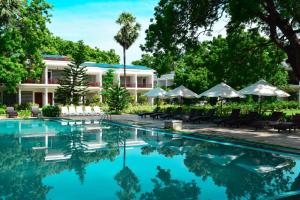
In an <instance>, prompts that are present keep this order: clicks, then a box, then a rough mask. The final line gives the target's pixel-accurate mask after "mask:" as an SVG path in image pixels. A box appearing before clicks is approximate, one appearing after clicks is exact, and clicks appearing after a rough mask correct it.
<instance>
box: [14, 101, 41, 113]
mask: <svg viewBox="0 0 300 200" xmlns="http://www.w3.org/2000/svg"><path fill="white" fill-rule="evenodd" d="M32 106H38V105H37V104H35V103H29V102H28V103H21V104H20V105H19V104H16V105H15V106H14V108H15V109H16V110H19V111H21V110H31V108H32Z"/></svg>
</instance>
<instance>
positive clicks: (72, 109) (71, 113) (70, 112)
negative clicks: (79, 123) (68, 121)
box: [69, 106, 77, 115]
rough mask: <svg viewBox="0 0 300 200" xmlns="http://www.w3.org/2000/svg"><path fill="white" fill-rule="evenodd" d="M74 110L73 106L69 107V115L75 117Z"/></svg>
mask: <svg viewBox="0 0 300 200" xmlns="http://www.w3.org/2000/svg"><path fill="white" fill-rule="evenodd" d="M76 114H77V113H76V109H75V106H70V107H69V115H76Z"/></svg>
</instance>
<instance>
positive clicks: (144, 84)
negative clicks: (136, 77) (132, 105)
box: [137, 83, 152, 88]
mask: <svg viewBox="0 0 300 200" xmlns="http://www.w3.org/2000/svg"><path fill="white" fill-rule="evenodd" d="M137 86H138V88H152V84H147V83H138V84H137Z"/></svg>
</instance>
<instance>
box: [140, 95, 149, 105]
mask: <svg viewBox="0 0 300 200" xmlns="http://www.w3.org/2000/svg"><path fill="white" fill-rule="evenodd" d="M138 103H139V104H146V103H148V98H147V97H145V96H139V97H138Z"/></svg>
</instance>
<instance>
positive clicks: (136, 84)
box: [134, 74, 138, 89]
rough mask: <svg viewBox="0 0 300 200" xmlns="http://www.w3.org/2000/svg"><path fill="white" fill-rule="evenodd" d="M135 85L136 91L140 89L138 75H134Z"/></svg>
mask: <svg viewBox="0 0 300 200" xmlns="http://www.w3.org/2000/svg"><path fill="white" fill-rule="evenodd" d="M134 84H135V89H137V88H138V83H137V74H135V75H134Z"/></svg>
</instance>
